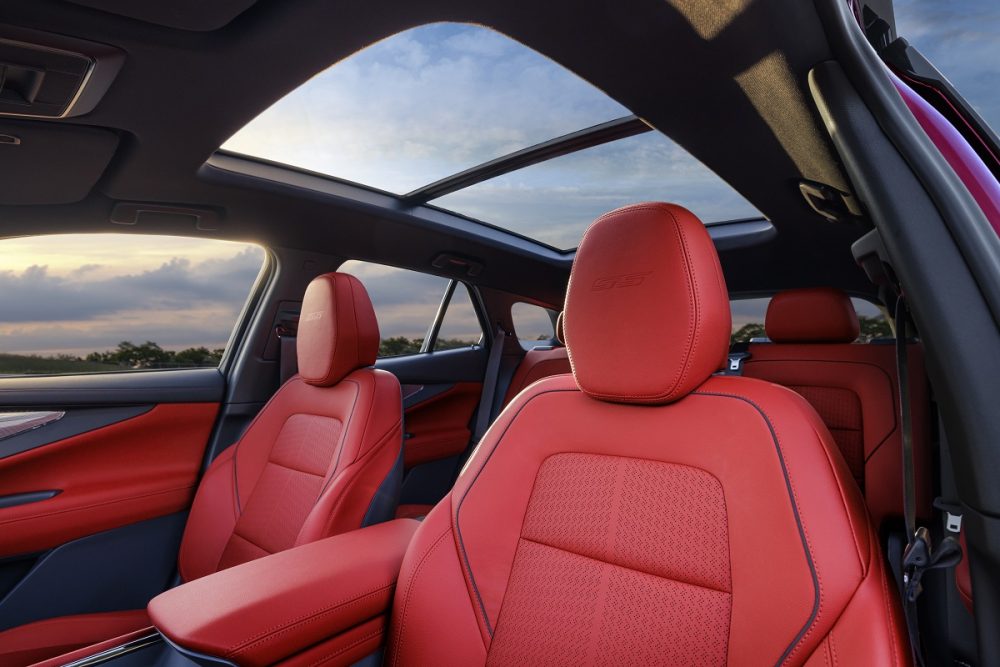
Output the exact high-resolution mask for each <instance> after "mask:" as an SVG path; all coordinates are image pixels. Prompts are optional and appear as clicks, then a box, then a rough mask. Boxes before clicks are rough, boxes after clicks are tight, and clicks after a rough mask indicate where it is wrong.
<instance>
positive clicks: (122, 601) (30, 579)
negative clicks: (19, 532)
mask: <svg viewBox="0 0 1000 667" xmlns="http://www.w3.org/2000/svg"><path fill="white" fill-rule="evenodd" d="M186 518H187V514H186V513H178V514H170V515H167V516H162V517H158V518H156V519H149V520H147V521H141V522H139V523H134V524H131V525H128V526H122V527H121V528H115V529H113V530H109V531H104V532H101V533H97V534H96V535H88V536H87V537H83V538H81V539H78V540H73V541H72V542H69V543H67V544H64V545H62V546H60V547H57V548H56V549H53V550H51V551H49V552H48V553H46V554H45V555H43V556H41V557H38V558H34V559H32V560H33V561H35V562H33V563H32V568H31V571H30V573H29V574H28V576H23V578H21V579H20V581H19V582H18V583H17V585H16V586H14V587H13V588H12V589H11V590H10V591H9V592H8V593H7V594H6V595H3V596H2V597H0V631H3V630H6V629H8V628H13V627H16V626H18V625H22V624H24V623H30V622H32V621H38V620H41V619H45V618H52V617H54V616H67V615H72V614H84V613H95V612H110V611H119V610H126V609H142V608H144V607H145V606H146V603H147V602H148V601H149V599H150V598H152V597H153V596H155V595H157V594H158V593H160V592H161V591H163V590H164V589H165V588H167V587H168V586H169V585H170V582H171V580H172V579H173V577H174V573H175V571H176V562H177V550H178V548H179V547H180V540H181V534H182V533H183V531H184V522H185V520H186ZM0 567H2V564H0Z"/></svg>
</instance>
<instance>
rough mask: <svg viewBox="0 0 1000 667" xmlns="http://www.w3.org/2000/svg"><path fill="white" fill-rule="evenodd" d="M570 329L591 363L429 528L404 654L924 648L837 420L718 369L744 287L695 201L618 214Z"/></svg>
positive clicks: (524, 420) (533, 410)
mask: <svg viewBox="0 0 1000 667" xmlns="http://www.w3.org/2000/svg"><path fill="white" fill-rule="evenodd" d="M564 324H565V334H566V344H567V347H568V350H569V358H570V361H571V363H572V368H573V375H572V376H568V375H563V376H557V377H550V378H547V379H544V380H542V381H540V382H537V383H535V384H533V385H532V386H531V387H529V388H527V389H525V390H524V391H523V392H521V394H519V395H518V397H517V398H516V399H515V400H514V401H513V402H512V403H511V404H510V405H509V406H507V408H506V409H505V410H504V412H503V413H502V414H501V416H500V417H499V419H498V420H497V421H496V422H495V423H494V424H493V426H492V427H491V428H490V430H489V431H488V432H487V434H486V436H485V437H484V438H483V440H482V442H481V443H480V445H479V447H478V448H477V450H476V452H475V453H474V454H473V456H472V458H471V459H470V461H469V463H468V465H467V467H466V469H465V470H464V471H463V472H462V474H461V475H460V476H459V478H458V481H457V483H456V485H455V487H454V489H453V490H452V491H451V493H450V494H449V495H448V496H446V497H445V499H444V500H443V501H442V502H441V503H439V504H438V505H437V506H436V507H435V508H434V510H432V511H431V513H430V514H429V515H428V516H427V518H426V519H425V520H424V522H423V523H422V524H421V526H420V528H419V529H418V531H417V533H416V536H415V537H414V539H413V542H411V544H410V547H409V549H408V551H407V554H406V557H405V559H404V561H403V566H402V570H401V573H400V578H399V583H398V585H397V588H396V593H395V601H394V605H393V616H392V630H391V634H390V638H389V643H388V646H387V654H386V657H387V662H388V664H390V665H485V664H489V665H511V664H544V665H595V664H658V665H680V664H685V665H687V664H699V665H725V664H739V665H776V664H777V665H787V664H794V665H802V664H808V665H828V664H844V665H869V666H879V665H903V664H909V662H910V653H909V648H908V647H907V643H906V639H905V635H904V632H903V626H902V624H901V619H900V611H899V606H898V602H897V599H896V596H895V594H894V593H893V592H892V590H893V586H892V584H890V583H889V580H888V578H887V576H886V572H885V569H884V568H883V565H882V557H881V555H880V553H879V543H878V540H877V538H876V535H875V531H874V529H873V527H872V525H871V522H870V520H869V517H868V514H867V512H866V510H865V505H864V501H863V499H862V497H861V493H860V491H859V490H858V487H857V485H856V484H855V483H854V480H853V479H852V477H851V473H850V471H849V470H848V468H847V465H846V464H845V463H844V459H843V457H842V456H841V454H840V452H839V450H838V449H837V446H836V444H835V443H834V442H833V440H832V438H831V436H830V433H829V432H828V431H827V429H826V427H825V426H824V425H823V422H822V421H821V420H820V419H819V417H818V416H817V414H816V412H815V411H814V410H813V409H812V407H810V405H809V404H808V403H807V402H806V401H805V400H804V399H803V398H802V397H801V396H799V395H798V394H795V393H794V392H792V391H789V390H788V389H784V388H782V387H779V386H776V385H773V384H770V383H767V382H763V381H760V380H754V379H751V378H746V377H731V376H718V375H714V373H715V372H716V371H717V370H718V369H720V368H721V367H722V366H723V363H724V362H725V360H726V355H727V351H728V346H729V333H730V314H729V299H728V295H727V293H726V285H725V282H724V280H723V276H722V271H721V269H720V266H719V260H718V257H717V255H716V252H715V248H714V246H713V245H712V240H711V238H710V237H709V235H708V233H707V231H706V230H705V228H704V226H703V225H702V224H701V222H699V221H698V219H697V218H695V216H694V215H692V214H691V213H690V212H689V211H687V210H685V209H683V208H680V207H678V206H673V205H669V204H659V203H653V204H639V205H636V206H631V207H627V208H623V209H619V210H617V211H614V212H612V213H609V214H607V215H605V216H603V217H602V218H600V219H598V220H597V222H595V223H594V224H593V226H591V228H590V229H589V230H588V232H587V234H586V236H585V237H584V239H583V242H582V244H581V245H580V248H579V250H578V251H577V255H576V260H575V262H574V265H573V270H572V274H571V277H570V282H569V288H568V293H567V297H566V309H565V323H564Z"/></svg>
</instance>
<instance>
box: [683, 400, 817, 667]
mask: <svg viewBox="0 0 1000 667" xmlns="http://www.w3.org/2000/svg"><path fill="white" fill-rule="evenodd" d="M692 395H694V396H710V397H711V396H714V397H720V398H731V399H735V400H738V401H743V402H744V403H747V404H748V405H750V406H752V407H753V408H754V409H755V410H756V411H757V413H758V414H759V415H760V416H761V417H762V418H763V420H764V423H765V424H766V425H767V428H768V430H769V431H770V433H771V440H772V442H773V443H774V447H775V450H776V452H777V454H778V462H779V463H780V464H781V472H782V475H783V476H784V478H785V486H786V491H787V492H788V496H789V501H790V504H791V507H792V513H793V515H794V517H795V523H796V524H797V527H798V530H799V537H800V539H801V542H802V548H803V551H804V553H805V556H806V562H807V564H808V565H809V571H810V574H811V575H812V579H813V608H812V611H811V613H810V616H809V618H808V619H806V623H805V625H803V626H802V628H801V629H800V630H799V632H798V634H797V635H796V636H795V637H794V638H793V639H792V643H791V644H789V645H788V647H786V648H785V651H784V652H783V653H782V655H781V657H780V658H779V659H778V662H777V663H776V664H778V665H781V664H784V663H785V661H787V660H788V659H789V658H791V657H792V655H794V654H795V652H796V651H797V650H798V648H799V647H800V645H801V643H802V642H803V641H804V640H805V639H806V638H807V637H808V636H809V635H810V634H811V633H812V630H813V629H814V626H815V623H816V621H817V620H818V619H819V616H820V611H821V608H822V587H821V583H822V580H821V578H820V576H819V572H818V571H817V570H816V564H815V562H814V560H813V554H812V546H811V544H810V542H809V537H808V533H807V532H806V528H805V525H804V524H803V522H802V516H801V513H800V512H799V505H798V499H797V498H796V494H795V487H794V484H793V482H792V479H791V475H790V473H789V471H788V466H787V465H786V463H785V456H784V453H783V452H782V449H781V442H780V441H779V439H778V434H777V432H776V431H775V429H774V424H773V423H772V422H771V418H770V417H769V416H768V415H767V413H766V412H765V411H764V410H763V408H761V407H760V406H759V405H758V404H757V403H756V402H755V401H753V400H751V399H749V398H747V397H745V396H740V395H738V394H728V393H724V392H704V391H696V392H693V393H692Z"/></svg>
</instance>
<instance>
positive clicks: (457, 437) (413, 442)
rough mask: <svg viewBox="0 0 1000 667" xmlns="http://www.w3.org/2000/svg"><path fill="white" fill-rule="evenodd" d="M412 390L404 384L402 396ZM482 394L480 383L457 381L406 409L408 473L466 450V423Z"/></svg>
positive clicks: (404, 454) (405, 450)
mask: <svg viewBox="0 0 1000 667" xmlns="http://www.w3.org/2000/svg"><path fill="white" fill-rule="evenodd" d="M416 386H417V387H420V386H421V385H416ZM435 386H436V387H440V386H441V385H435ZM413 387H414V385H404V386H403V395H404V396H406V395H407V389H411V388H413ZM482 391H483V385H482V383H481V382H458V383H456V384H453V385H451V386H450V387H447V388H446V389H444V391H440V392H437V393H435V394H434V395H433V396H430V397H429V398H427V399H426V400H424V401H419V402H415V403H413V404H412V405H410V406H409V407H407V408H406V409H405V421H404V428H405V429H406V435H405V438H406V440H405V442H404V448H403V464H404V466H405V467H406V469H407V470H409V469H410V468H413V467H414V466H416V465H419V464H421V463H427V462H429V461H436V460H438V459H445V458H448V457H451V456H457V455H458V454H461V453H462V452H464V451H465V449H466V447H468V446H469V440H470V438H471V437H472V431H471V430H470V429H469V422H470V421H471V419H472V413H473V412H475V410H476V407H477V406H478V405H479V396H480V394H481V393H482ZM418 395H419V394H418Z"/></svg>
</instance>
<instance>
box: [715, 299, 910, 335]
mask: <svg viewBox="0 0 1000 667" xmlns="http://www.w3.org/2000/svg"><path fill="white" fill-rule="evenodd" d="M770 301H771V299H770V298H763V299H734V300H733V301H732V302H731V303H730V305H731V308H732V313H733V330H732V334H731V335H730V337H729V343H730V345H733V344H735V343H746V342H749V341H750V340H751V339H753V338H766V337H767V334H766V333H765V332H764V316H765V314H766V313H767V304H768V303H770ZM851 303H853V304H854V310H855V312H856V313H857V314H858V323H859V324H860V325H861V335H859V336H858V340H857V342H859V343H867V342H869V341H870V340H872V339H873V338H892V336H893V335H894V334H893V332H892V327H891V326H890V325H889V320H888V319H886V316H885V311H883V310H882V308H880V307H879V306H876V305H875V304H874V303H872V302H871V301H868V300H867V299H860V298H858V297H851Z"/></svg>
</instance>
